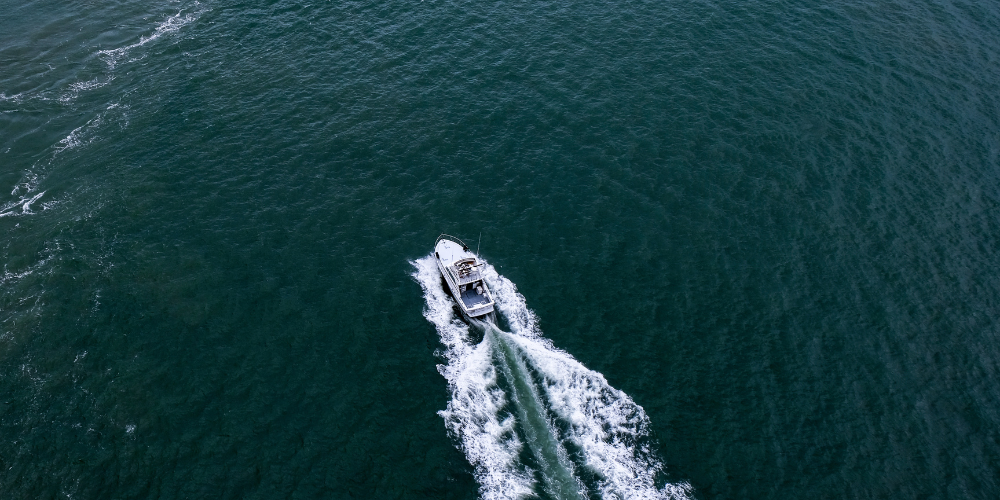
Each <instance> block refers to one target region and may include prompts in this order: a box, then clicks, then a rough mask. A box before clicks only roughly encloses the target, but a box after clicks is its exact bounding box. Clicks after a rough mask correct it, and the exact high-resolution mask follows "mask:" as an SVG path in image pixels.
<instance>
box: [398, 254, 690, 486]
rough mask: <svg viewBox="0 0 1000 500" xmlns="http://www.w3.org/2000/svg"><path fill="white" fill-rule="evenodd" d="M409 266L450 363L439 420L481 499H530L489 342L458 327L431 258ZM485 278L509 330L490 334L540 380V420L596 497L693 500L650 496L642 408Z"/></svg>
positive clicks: (444, 370) (529, 482)
mask: <svg viewBox="0 0 1000 500" xmlns="http://www.w3.org/2000/svg"><path fill="white" fill-rule="evenodd" d="M412 264H413V265H414V267H416V271H415V272H414V274H413V276H414V278H415V279H416V280H417V281H418V282H419V283H420V285H421V287H422V288H423V290H424V299H425V300H426V303H427V308H426V309H425V311H424V316H425V317H426V318H427V319H428V320H429V321H430V322H431V323H433V324H434V326H435V327H436V328H437V331H438V334H439V335H440V336H441V341H442V343H444V345H445V347H446V349H445V351H444V352H443V355H444V357H445V359H446V360H447V362H448V363H447V365H443V366H439V367H438V371H440V372H441V374H442V375H443V376H444V377H445V379H446V380H447V381H448V386H449V389H450V391H451V393H452V399H451V401H449V402H448V409H447V410H445V411H442V412H440V414H441V416H442V417H443V418H444V419H445V424H446V426H447V428H448V430H449V432H450V433H451V434H452V435H453V436H455V437H456V438H457V439H458V441H459V443H460V446H461V448H462V450H463V451H464V452H465V455H466V457H467V458H468V460H469V462H470V463H471V464H472V465H473V466H474V467H475V468H476V479H477V480H478V481H479V484H480V493H481V494H482V496H483V497H484V498H487V499H494V498H497V499H499V498H524V497H526V496H531V495H533V494H534V488H535V487H536V486H537V485H536V484H535V483H536V482H535V480H534V479H533V471H532V470H530V469H529V468H527V467H526V466H525V465H524V464H521V463H519V460H518V455H519V452H520V450H521V448H522V443H520V442H519V439H518V437H517V434H516V433H515V430H514V427H515V425H516V423H515V417H514V416H513V413H511V412H509V411H506V410H505V409H504V406H505V405H506V404H509V403H511V401H510V398H509V397H508V395H507V394H506V393H505V392H504V391H503V390H502V389H501V388H500V387H499V386H498V385H497V369H496V367H495V366H494V359H495V358H494V356H493V349H494V347H495V346H493V345H492V342H493V340H492V339H491V335H485V336H484V337H483V341H482V342H480V343H479V344H478V345H473V344H472V343H471V340H470V336H469V326H468V325H467V324H465V323H464V322H463V321H461V320H460V319H459V318H457V317H456V315H455V313H454V308H453V305H454V302H453V301H452V299H451V297H450V296H449V295H448V294H447V293H446V292H445V290H444V289H443V287H442V286H441V276H440V273H439V272H438V269H437V266H436V264H435V262H434V258H433V257H432V256H427V257H424V258H422V259H419V260H417V261H414V262H412ZM483 273H484V277H485V279H486V281H487V283H488V284H489V286H490V288H491V289H492V290H493V293H494V296H495V299H496V301H497V309H498V310H499V312H500V313H501V314H503V316H504V317H505V319H507V321H508V323H509V324H510V325H511V329H512V330H513V332H502V331H500V330H499V329H495V330H494V332H495V334H496V335H498V336H502V337H501V338H502V340H503V341H505V343H506V344H508V345H511V346H513V347H514V348H515V349H516V350H517V351H518V354H519V355H520V356H521V357H523V359H524V361H525V363H527V364H528V365H530V367H531V368H532V369H533V370H534V371H535V372H536V374H537V379H539V380H540V382H541V383H540V384H539V385H540V387H541V391H542V392H543V393H544V394H545V399H546V401H547V404H548V408H547V409H546V411H548V412H551V417H552V418H556V419H558V420H559V421H561V422H562V423H563V424H564V425H563V428H564V429H565V430H564V431H563V432H561V435H560V436H559V439H561V441H562V443H563V444H561V445H560V446H563V445H571V446H572V447H573V448H575V449H576V450H579V452H578V454H579V455H580V456H581V457H582V462H583V464H582V465H583V466H584V467H586V468H588V469H590V470H591V471H592V472H594V473H595V476H596V477H598V480H597V484H596V485H594V486H593V487H594V488H595V489H596V491H595V493H598V494H600V496H601V497H603V498H606V499H612V498H614V499H676V500H682V499H687V498H689V497H690V493H691V486H690V485H689V484H687V483H678V484H666V485H664V486H661V487H657V486H656V484H655V479H656V476H657V475H658V474H659V473H660V472H661V470H662V468H663V465H662V464H661V463H660V461H659V460H658V459H657V458H656V456H655V453H654V452H653V451H652V450H651V449H650V448H649V445H648V444H643V443H644V441H645V439H644V438H646V437H647V436H648V426H649V419H648V417H647V416H646V414H645V412H644V411H643V409H642V407H641V406H639V405H637V404H635V402H633V401H632V399H631V398H629V397H628V395H627V394H625V393H624V392H622V391H619V390H617V389H615V388H614V387H611V385H609V384H608V382H607V380H605V378H604V376H603V375H601V374H600V373H598V372H595V371H592V370H589V369H587V368H586V367H585V366H583V364H581V363H580V362H579V361H577V360H575V359H573V357H572V356H570V355H569V354H568V353H566V352H564V351H562V350H560V349H558V348H556V347H555V346H554V345H553V344H552V342H551V341H549V340H547V339H545V338H543V337H542V336H541V331H540V330H539V328H538V321H537V318H536V316H535V314H534V313H533V312H532V311H531V310H530V309H528V307H527V304H526V302H525V299H524V297H523V296H522V295H521V294H520V293H518V292H517V287H516V286H514V284H513V283H512V282H511V281H510V280H508V279H506V278H504V277H503V276H500V275H499V274H498V273H497V272H496V269H494V268H493V267H492V266H490V265H489V264H487V265H486V266H485V268H484V271H483ZM543 417H545V418H549V417H550V416H549V415H546V416H543ZM562 451H564V450H560V452H562Z"/></svg>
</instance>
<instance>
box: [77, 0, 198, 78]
mask: <svg viewBox="0 0 1000 500" xmlns="http://www.w3.org/2000/svg"><path fill="white" fill-rule="evenodd" d="M195 5H200V4H198V3H197V2H195ZM202 12H204V11H203V10H199V11H197V12H192V13H187V14H184V13H183V12H178V13H177V14H174V15H172V16H170V17H168V18H167V19H166V20H165V21H163V22H162V23H160V24H159V25H157V26H156V28H155V29H154V30H153V33H152V34H150V35H149V36H143V37H140V38H139V41H138V42H136V43H133V44H131V45H127V46H125V47H119V48H117V49H108V50H101V51H98V52H97V55H98V56H99V57H101V58H103V59H104V62H105V63H107V65H108V68H109V69H115V66H117V65H118V62H119V61H120V60H121V59H122V58H123V57H125V56H126V55H128V53H129V51H131V50H132V49H135V48H138V47H142V46H143V45H146V44H147V43H149V42H152V41H154V40H156V39H158V38H160V37H162V36H163V35H166V34H167V33H172V32H174V31H177V30H179V29H181V28H183V27H184V26H186V25H188V24H190V23H191V22H192V21H194V20H195V19H197V18H198V16H199V15H200V14H201V13H202ZM182 14H183V15H182Z"/></svg>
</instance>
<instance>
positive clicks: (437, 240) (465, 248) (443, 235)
mask: <svg viewBox="0 0 1000 500" xmlns="http://www.w3.org/2000/svg"><path fill="white" fill-rule="evenodd" d="M441 240H448V241H453V242H455V243H458V244H459V245H462V249H463V250H468V249H469V245H466V244H465V242H464V241H462V240H460V239H458V238H456V237H454V236H452V235H450V234H444V233H442V234H441V236H438V238H437V239H436V240H434V246H435V247H437V244H438V243H440V242H441Z"/></svg>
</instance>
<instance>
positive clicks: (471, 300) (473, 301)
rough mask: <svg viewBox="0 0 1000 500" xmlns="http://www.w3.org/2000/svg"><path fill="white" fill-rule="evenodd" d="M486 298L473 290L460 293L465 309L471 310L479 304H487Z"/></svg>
mask: <svg viewBox="0 0 1000 500" xmlns="http://www.w3.org/2000/svg"><path fill="white" fill-rule="evenodd" d="M486 297H487V296H486V295H485V294H484V295H479V294H478V293H476V291H475V290H466V291H464V292H462V303H463V304H465V308H466V309H472V308H473V307H476V306H478V305H480V304H486V303H489V299H488V298H486Z"/></svg>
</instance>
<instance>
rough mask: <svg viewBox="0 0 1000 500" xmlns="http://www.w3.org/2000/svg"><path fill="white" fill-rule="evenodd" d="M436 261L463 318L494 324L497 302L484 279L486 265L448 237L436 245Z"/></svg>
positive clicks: (440, 239)
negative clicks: (487, 321) (483, 272)
mask: <svg viewBox="0 0 1000 500" xmlns="http://www.w3.org/2000/svg"><path fill="white" fill-rule="evenodd" d="M434 257H435V259H436V261H437V265H438V270H439V271H441V276H442V277H443V278H444V281H445V283H446V284H447V285H448V291H449V292H451V296H452V297H454V299H455V302H457V303H458V307H459V309H461V311H462V314H463V315H464V316H465V317H466V318H469V319H489V320H492V319H493V318H494V315H493V310H494V306H495V305H496V302H495V301H494V300H493V294H492V293H490V289H489V287H487V286H486V281H485V280H484V279H483V274H482V269H483V266H485V265H486V264H485V263H484V262H482V261H481V260H479V257H478V256H477V255H476V254H474V253H472V252H470V251H469V246H468V245H466V244H465V243H464V242H462V240H460V239H458V238H456V237H454V236H449V235H447V234H442V235H441V236H438V239H437V241H436V242H434Z"/></svg>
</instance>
